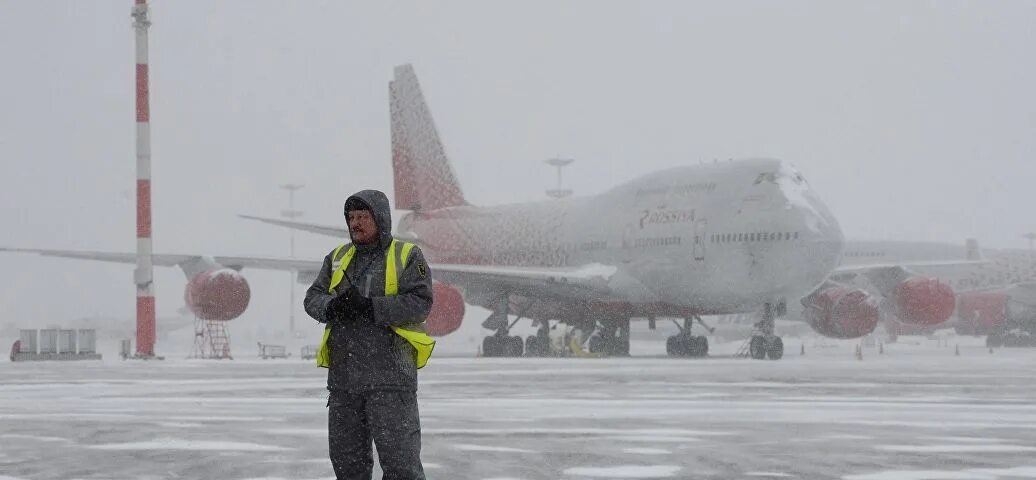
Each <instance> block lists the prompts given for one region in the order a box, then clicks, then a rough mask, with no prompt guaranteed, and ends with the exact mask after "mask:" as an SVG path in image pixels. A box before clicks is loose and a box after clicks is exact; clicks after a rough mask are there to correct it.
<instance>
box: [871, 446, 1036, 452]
mask: <svg viewBox="0 0 1036 480" xmlns="http://www.w3.org/2000/svg"><path fill="white" fill-rule="evenodd" d="M874 448H877V449H878V450H884V451H886V452H906V453H964V452H968V453H1018V452H1036V447H1026V446H1022V445H878V446H877V447H874Z"/></svg>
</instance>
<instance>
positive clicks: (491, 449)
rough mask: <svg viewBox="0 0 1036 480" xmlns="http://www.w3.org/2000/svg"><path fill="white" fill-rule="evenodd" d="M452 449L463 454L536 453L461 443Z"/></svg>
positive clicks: (519, 449)
mask: <svg viewBox="0 0 1036 480" xmlns="http://www.w3.org/2000/svg"><path fill="white" fill-rule="evenodd" d="M453 448H455V449H457V450H463V451H465V452H501V453H536V452H535V451H533V450H526V449H524V448H512V447H493V446H490V445H468V444H463V443H461V444H456V445H453Z"/></svg>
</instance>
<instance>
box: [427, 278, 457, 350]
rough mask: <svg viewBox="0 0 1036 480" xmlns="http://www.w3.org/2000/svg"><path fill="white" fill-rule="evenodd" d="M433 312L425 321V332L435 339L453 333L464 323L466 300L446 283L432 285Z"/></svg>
mask: <svg viewBox="0 0 1036 480" xmlns="http://www.w3.org/2000/svg"><path fill="white" fill-rule="evenodd" d="M432 298H433V303H432V311H431V313H429V314H428V318H427V319H426V320H425V330H426V331H427V332H428V334H429V335H431V336H433V337H441V336H443V335H448V334H450V333H453V332H454V331H455V330H457V329H458V328H460V325H461V322H463V321H464V298H463V297H461V294H460V292H458V291H457V289H455V288H453V287H451V286H449V285H446V284H444V283H438V282H436V283H434V284H432Z"/></svg>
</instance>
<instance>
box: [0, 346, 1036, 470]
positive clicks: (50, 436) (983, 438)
mask: <svg viewBox="0 0 1036 480" xmlns="http://www.w3.org/2000/svg"><path fill="white" fill-rule="evenodd" d="M886 352H887V354H886V355H885V356H877V355H868V356H865V360H864V361H857V360H855V359H854V358H853V356H852V349H850V348H832V349H825V350H824V351H820V350H816V351H813V352H811V353H810V354H809V355H807V356H804V357H803V356H799V355H789V356H788V357H787V358H785V359H784V360H782V361H780V362H755V361H750V360H740V359H731V358H709V359H702V360H688V359H669V358H664V357H641V358H618V359H594V360H588V361H584V360H578V359H525V358H522V359H492V358H446V357H443V358H438V357H436V358H433V360H432V363H430V364H429V366H428V367H427V368H425V369H423V370H422V371H421V388H420V391H419V394H418V398H419V402H420V409H421V413H422V424H423V427H424V428H423V430H422V438H423V448H422V459H423V460H424V461H425V462H426V463H425V468H427V469H428V470H429V471H433V470H434V472H435V475H434V476H435V477H436V478H473V479H490V478H521V479H527V480H535V479H557V478H573V479H575V478H586V479H591V478H684V477H693V478H708V479H711V478H784V477H783V476H785V475H786V476H789V477H790V478H846V479H849V480H888V479H891V480H900V479H908V480H909V479H929V478H930V479H940V478H946V479H957V478H978V479H986V478H997V479H1000V478H1002V479H1005V480H1007V479H1014V478H1036V467H1034V466H1033V465H1034V463H1033V462H1032V461H1031V458H1032V457H1033V456H1034V455H1036V453H1034V450H1036V442H1034V438H1036V437H1034V434H1036V430H1034V429H1036V405H1034V404H1033V403H1032V400H1031V399H1032V398H1036V376H1033V375H1031V373H1028V366H1030V365H1032V364H1034V363H1036V350H1000V351H997V352H996V353H995V354H994V355H990V354H988V352H986V351H980V350H978V349H975V350H970V349H966V348H962V349H961V355H960V356H959V357H958V356H955V355H954V354H953V349H952V348H950V349H941V348H929V347H926V346H925V345H924V344H922V345H916V346H903V345H900V346H897V347H896V348H888V349H886ZM199 365H200V366H201V367H203V368H199ZM324 375H326V372H325V371H323V370H320V369H317V368H315V367H313V366H312V365H311V363H310V362H304V361H301V360H287V361H278V362H262V361H258V360H256V361H248V360H235V361H230V362H228V361H223V362H216V361H214V362H199V361H187V360H179V359H175V358H169V359H168V360H166V361H164V362H161V363H159V362H155V363H148V364H142V363H135V362H123V361H119V360H115V361H107V360H106V361H102V362H82V363H70V362H63V363H57V362H54V363H45V362H40V363H19V364H11V363H5V364H0V424H2V425H3V429H2V431H0V472H3V474H6V475H10V476H11V477H10V478H16V479H29V478H32V479H37V478H38V479H50V478H55V479H56V478H88V477H89V478H154V475H155V474H154V472H155V471H159V472H163V473H162V475H166V476H167V477H169V478H172V477H175V476H179V477H181V478H201V477H206V478H207V477H213V478H216V477H219V478H224V477H226V473H227V472H233V475H232V478H234V479H275V478H302V479H318V478H330V477H331V476H332V473H331V470H330V462H329V461H328V460H327V458H326V455H327V437H326V425H327V417H326V415H327V410H326V408H325V405H326V390H325V389H324ZM950 460H952V461H950ZM83 465H90V468H91V469H92V470H91V472H93V473H92V475H88V474H86V473H83V470H82V466H83ZM948 467H952V468H948ZM379 476H380V474H379V473H376V474H375V478H377V477H379ZM0 480H2V479H0Z"/></svg>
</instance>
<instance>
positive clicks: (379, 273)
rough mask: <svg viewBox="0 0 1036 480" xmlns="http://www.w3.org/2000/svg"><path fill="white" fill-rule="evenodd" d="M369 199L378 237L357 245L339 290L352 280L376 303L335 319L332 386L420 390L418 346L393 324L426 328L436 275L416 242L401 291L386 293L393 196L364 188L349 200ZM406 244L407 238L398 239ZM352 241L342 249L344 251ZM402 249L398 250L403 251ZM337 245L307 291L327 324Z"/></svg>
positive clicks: (314, 313)
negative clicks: (364, 312) (366, 311)
mask: <svg viewBox="0 0 1036 480" xmlns="http://www.w3.org/2000/svg"><path fill="white" fill-rule="evenodd" d="M357 201H359V202H362V203H363V204H366V206H368V207H369V208H370V210H371V213H372V214H373V216H374V221H375V223H376V224H377V226H378V234H379V238H378V241H377V242H375V243H373V244H371V245H357V246H356V254H355V255H354V256H353V258H352V261H351V262H349V266H348V267H347V268H346V271H345V279H343V280H342V283H340V284H339V285H338V286H337V287H335V290H336V291H337V293H338V294H344V293H345V291H346V290H347V289H348V288H349V285H355V286H356V287H357V288H359V290H360V293H361V294H363V295H364V296H366V297H369V298H370V299H371V301H372V302H373V308H372V309H371V314H370V315H363V316H358V317H355V318H347V319H332V322H331V336H330V339H329V340H328V347H329V349H330V354H331V367H330V368H329V369H328V372H327V388H328V390H330V391H331V392H343V393H359V392H366V391H371V390H405V391H416V390H417V367H416V365H415V360H414V349H413V347H412V346H410V344H409V343H407V341H406V340H404V339H403V337H400V336H399V335H397V334H396V333H395V332H393V331H392V329H391V327H392V326H407V328H411V329H414V328H420V327H417V326H416V325H417V324H421V322H423V321H424V319H425V317H427V316H428V312H429V311H430V310H431V308H432V278H431V273H430V272H429V270H428V266H427V264H426V263H425V259H424V255H423V254H422V253H421V250H420V248H418V247H414V248H413V250H411V252H410V255H409V257H408V259H407V263H406V265H404V266H403V268H402V269H401V270H398V275H399V291H398V293H397V294H396V295H395V296H392V297H386V296H385V260H386V253H387V252H388V248H389V245H390V244H391V243H392V213H391V210H390V209H389V203H388V198H386V197H385V194H384V193H381V192H379V191H377V190H364V191H362V192H359V193H357V194H355V195H353V196H351V197H349V199H348V200H346V205H347V206H351V205H353V204H354V203H355V202H357ZM398 243H399V244H402V242H398ZM348 248H349V247H348V245H347V246H346V247H345V248H344V249H343V250H342V252H343V254H344V252H345V250H346V249H348ZM397 253H398V252H397ZM333 254H334V250H332V251H331V252H330V253H328V254H327V256H326V257H324V265H323V267H321V269H320V273H319V274H318V275H317V278H316V280H315V281H314V282H313V285H312V286H311V287H309V290H308V291H306V299H305V307H306V313H308V314H309V315H310V316H311V317H313V318H314V319H316V320H317V321H318V322H321V323H327V322H328V320H329V316H328V315H327V304H328V303H329V302H330V301H331V299H332V298H334V295H332V294H330V293H329V292H328V287H329V285H330V284H331V274H332V273H333V270H332V263H333V259H332V258H331V257H332V255H333Z"/></svg>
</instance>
